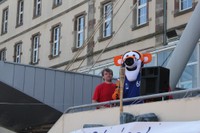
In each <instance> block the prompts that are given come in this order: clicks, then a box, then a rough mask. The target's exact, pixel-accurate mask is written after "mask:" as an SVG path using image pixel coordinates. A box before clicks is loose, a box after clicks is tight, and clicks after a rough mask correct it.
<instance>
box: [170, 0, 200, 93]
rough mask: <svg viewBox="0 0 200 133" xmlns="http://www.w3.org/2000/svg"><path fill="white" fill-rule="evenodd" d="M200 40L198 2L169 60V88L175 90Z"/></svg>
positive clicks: (199, 4) (199, 3)
mask: <svg viewBox="0 0 200 133" xmlns="http://www.w3.org/2000/svg"><path fill="white" fill-rule="evenodd" d="M199 38H200V1H199V2H198V4H197V5H196V7H195V9H194V11H193V13H192V16H191V18H190V20H189V21H188V24H187V25H186V28H185V30H184V31H183V33H182V36H181V38H180V40H179V42H178V44H177V46H176V48H175V49H174V52H173V53H172V55H171V58H170V59H169V62H168V64H167V66H166V67H167V68H169V69H170V87H171V89H172V90H174V89H175V87H176V84H177V83H178V81H179V79H180V77H181V75H182V73H183V71H184V69H185V67H186V65H187V62H188V61H189V59H190V56H191V55H192V53H193V51H194V49H195V47H196V44H197V43H198V41H199Z"/></svg>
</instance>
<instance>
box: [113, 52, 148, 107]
mask: <svg viewBox="0 0 200 133" xmlns="http://www.w3.org/2000/svg"><path fill="white" fill-rule="evenodd" d="M151 60H152V55H151V54H150V53H145V54H142V53H140V52H138V51H128V52H126V53H125V54H124V55H119V56H115V57H114V64H115V65H116V66H121V67H124V68H125V81H124V87H123V98H131V97H137V96H140V77H141V68H142V67H143V65H144V64H147V63H149V62H151ZM116 86H119V81H118V82H117V83H116ZM119 93H120V91H119V89H118V88H116V91H115V92H114V94H113V95H112V98H113V99H114V100H116V99H119ZM137 102H138V101H137ZM125 104H130V102H129V103H125Z"/></svg>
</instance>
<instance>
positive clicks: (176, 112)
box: [48, 97, 200, 133]
mask: <svg viewBox="0 0 200 133" xmlns="http://www.w3.org/2000/svg"><path fill="white" fill-rule="evenodd" d="M199 102H200V98H199V97H193V98H185V99H177V100H168V101H161V102H152V103H145V104H138V105H132V106H125V107H124V112H129V113H131V114H133V115H140V114H145V113H152V112H153V113H155V114H156V115H157V116H158V117H159V119H160V121H194V120H199V119H200V113H199V111H200V107H199V106H198V105H199ZM119 114H120V113H119V107H114V108H107V109H99V110H91V111H84V112H79V113H69V114H64V115H63V116H62V117H61V118H60V119H59V120H58V121H57V122H56V124H55V125H54V126H53V127H52V128H51V129H50V130H49V132H48V133H69V132H70V131H73V130H77V129H81V128H82V127H83V125H84V124H103V125H105V126H111V125H116V124H119Z"/></svg>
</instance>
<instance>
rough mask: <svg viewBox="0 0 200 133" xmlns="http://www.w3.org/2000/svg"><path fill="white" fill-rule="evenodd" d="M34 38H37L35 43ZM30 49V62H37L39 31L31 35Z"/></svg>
mask: <svg viewBox="0 0 200 133" xmlns="http://www.w3.org/2000/svg"><path fill="white" fill-rule="evenodd" d="M35 39H37V44H36V41H35ZM31 40H32V51H31V64H38V63H39V47H40V33H36V34H34V35H32V38H31Z"/></svg>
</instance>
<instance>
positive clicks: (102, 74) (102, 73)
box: [101, 68, 113, 76]
mask: <svg viewBox="0 0 200 133" xmlns="http://www.w3.org/2000/svg"><path fill="white" fill-rule="evenodd" d="M104 72H109V73H111V74H112V75H113V71H112V70H111V69H110V68H105V69H103V70H102V71H101V76H104Z"/></svg>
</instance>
